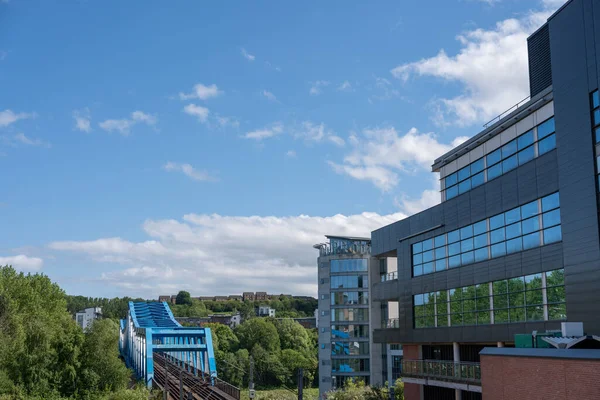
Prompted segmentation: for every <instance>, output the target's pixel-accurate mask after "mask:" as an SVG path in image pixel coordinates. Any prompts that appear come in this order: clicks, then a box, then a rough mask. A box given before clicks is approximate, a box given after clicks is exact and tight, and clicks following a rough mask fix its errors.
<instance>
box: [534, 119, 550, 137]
mask: <svg viewBox="0 0 600 400" xmlns="http://www.w3.org/2000/svg"><path fill="white" fill-rule="evenodd" d="M537 131H538V135H537V137H538V140H540V139H541V138H543V137H546V136H548V135H549V134H551V133H553V132H554V117H552V118H550V119H549V120H547V121H546V122H542V123H541V124H540V125H538V127H537Z"/></svg>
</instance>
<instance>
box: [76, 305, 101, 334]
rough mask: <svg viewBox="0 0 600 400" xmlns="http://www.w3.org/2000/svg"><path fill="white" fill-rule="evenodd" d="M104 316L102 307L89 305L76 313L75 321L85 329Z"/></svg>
mask: <svg viewBox="0 0 600 400" xmlns="http://www.w3.org/2000/svg"><path fill="white" fill-rule="evenodd" d="M100 318H102V308H101V307H89V308H86V309H84V310H81V311H78V312H76V313H75V322H77V325H79V327H80V328H81V329H83V330H84V331H85V330H86V329H87V328H89V327H90V326H91V325H92V322H94V321H95V320H97V319H100Z"/></svg>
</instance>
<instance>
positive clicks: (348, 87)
mask: <svg viewBox="0 0 600 400" xmlns="http://www.w3.org/2000/svg"><path fill="white" fill-rule="evenodd" d="M337 90H339V91H340V92H351V91H352V90H354V89H353V88H352V84H351V83H350V82H348V81H344V82H343V83H342V84H341V85H340V86H338V87H337Z"/></svg>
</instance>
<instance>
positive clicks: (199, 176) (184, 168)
mask: <svg viewBox="0 0 600 400" xmlns="http://www.w3.org/2000/svg"><path fill="white" fill-rule="evenodd" d="M163 169H164V170H165V171H169V172H173V171H176V172H181V173H183V174H184V175H186V176H188V177H189V178H191V179H193V180H195V181H213V180H215V178H214V177H212V176H211V175H210V174H209V173H208V172H206V171H199V170H197V169H195V168H194V167H192V166H191V165H190V164H180V163H175V162H171V161H169V162H168V163H166V164H165V165H163Z"/></svg>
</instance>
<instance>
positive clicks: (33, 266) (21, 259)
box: [0, 254, 44, 271]
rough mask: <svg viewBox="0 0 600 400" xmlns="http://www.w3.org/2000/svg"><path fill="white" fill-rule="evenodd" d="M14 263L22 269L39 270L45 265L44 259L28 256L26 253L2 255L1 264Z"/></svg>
mask: <svg viewBox="0 0 600 400" xmlns="http://www.w3.org/2000/svg"><path fill="white" fill-rule="evenodd" d="M4 265H12V266H13V267H14V268H15V269H17V270H20V271H39V270H40V269H41V268H42V265H44V260H42V259H41V258H38V257H28V256H26V255H24V254H19V255H16V256H7V257H0V266H4Z"/></svg>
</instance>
